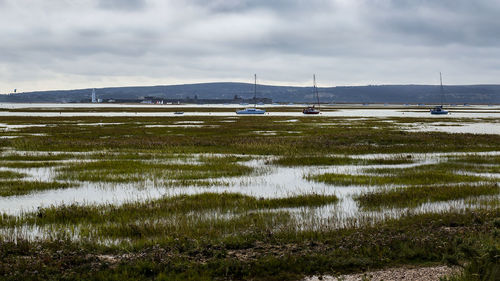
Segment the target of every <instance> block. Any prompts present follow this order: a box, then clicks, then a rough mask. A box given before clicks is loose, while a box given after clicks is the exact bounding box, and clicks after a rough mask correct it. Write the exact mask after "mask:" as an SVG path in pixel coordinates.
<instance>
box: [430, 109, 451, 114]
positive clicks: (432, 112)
mask: <svg viewBox="0 0 500 281" xmlns="http://www.w3.org/2000/svg"><path fill="white" fill-rule="evenodd" d="M431 114H434V115H446V114H448V111H446V110H441V111H434V110H431Z"/></svg>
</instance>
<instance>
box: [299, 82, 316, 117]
mask: <svg viewBox="0 0 500 281" xmlns="http://www.w3.org/2000/svg"><path fill="white" fill-rule="evenodd" d="M313 91H314V93H315V94H316V99H317V101H318V108H316V107H315V106H314V105H312V106H308V107H306V108H304V109H303V110H302V113H304V114H319V112H320V111H319V95H318V87H316V75H315V74H313Z"/></svg>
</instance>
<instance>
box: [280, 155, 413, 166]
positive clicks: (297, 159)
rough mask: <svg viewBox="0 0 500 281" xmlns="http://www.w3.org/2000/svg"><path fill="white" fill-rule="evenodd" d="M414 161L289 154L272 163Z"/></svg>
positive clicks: (342, 163)
mask: <svg viewBox="0 0 500 281" xmlns="http://www.w3.org/2000/svg"><path fill="white" fill-rule="evenodd" d="M413 162H414V161H413V160H411V159H408V158H403V157H400V158H388V159H385V158H377V159H359V158H351V157H336V156H319V155H305V156H299V155H289V156H283V157H280V158H278V159H276V160H273V161H271V162H270V163H271V164H275V165H282V166H315V165H396V164H410V163H413Z"/></svg>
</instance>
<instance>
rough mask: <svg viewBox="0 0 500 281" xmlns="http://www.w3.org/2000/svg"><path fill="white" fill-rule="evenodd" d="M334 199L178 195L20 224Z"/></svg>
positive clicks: (61, 211) (48, 212)
mask: <svg viewBox="0 0 500 281" xmlns="http://www.w3.org/2000/svg"><path fill="white" fill-rule="evenodd" d="M337 201H338V198H337V197H336V196H335V195H319V194H310V195H298V196H293V197H287V198H275V199H263V198H255V197H251V196H247V195H242V194H238V193H221V194H219V193H202V194H197V195H179V196H174V197H165V198H161V199H157V200H150V201H146V202H142V203H141V202H136V203H127V204H124V205H121V206H115V205H98V206H97V205H89V206H81V205H63V206H59V207H48V208H42V209H39V210H38V211H37V212H36V213H26V214H24V215H23V216H21V217H20V220H19V221H18V222H17V223H19V224H24V223H27V224H37V225H45V224H52V223H59V224H66V223H82V222H90V223H106V222H110V221H111V222H112V221H129V222H133V221H137V220H140V219H153V218H163V217H169V216H170V215H175V214H187V213H191V212H197V213H200V212H208V211H214V212H220V213H227V212H232V213H241V212H247V211H251V210H258V209H278V208H289V207H298V206H305V207H313V206H321V205H325V204H333V203H336V202H337Z"/></svg>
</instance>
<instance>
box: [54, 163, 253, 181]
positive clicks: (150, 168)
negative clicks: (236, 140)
mask: <svg viewBox="0 0 500 281" xmlns="http://www.w3.org/2000/svg"><path fill="white" fill-rule="evenodd" d="M209 159H210V160H209ZM233 160H234V161H232V162H231V159H227V161H226V157H220V158H204V159H202V161H203V162H202V163H200V164H176V163H156V162H146V161H138V160H121V161H114V160H102V161H93V162H82V163H72V164H70V165H68V166H66V167H62V168H60V169H59V174H58V176H57V178H58V179H61V180H78V181H92V182H134V181H143V180H147V179H165V180H186V181H187V180H199V179H215V178H221V177H235V176H242V175H247V174H250V173H251V172H252V171H253V168H250V167H248V166H244V165H241V164H237V163H235V161H237V160H236V159H233Z"/></svg>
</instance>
